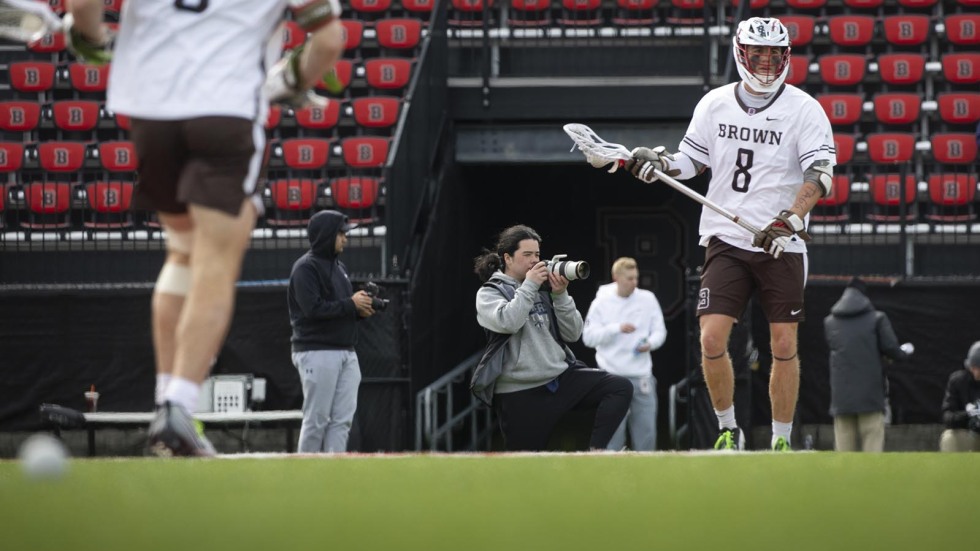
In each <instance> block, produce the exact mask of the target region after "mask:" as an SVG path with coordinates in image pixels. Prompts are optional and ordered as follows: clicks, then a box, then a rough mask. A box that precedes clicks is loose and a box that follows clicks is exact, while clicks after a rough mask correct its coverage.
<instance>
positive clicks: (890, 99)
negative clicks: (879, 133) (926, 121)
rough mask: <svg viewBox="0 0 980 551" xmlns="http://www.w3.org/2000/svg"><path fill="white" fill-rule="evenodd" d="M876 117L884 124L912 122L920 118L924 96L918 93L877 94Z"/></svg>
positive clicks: (875, 99) (875, 102)
mask: <svg viewBox="0 0 980 551" xmlns="http://www.w3.org/2000/svg"><path fill="white" fill-rule="evenodd" d="M873 101H874V106H875V118H876V119H878V122H880V123H882V124H912V123H914V122H917V121H918V120H919V111H920V104H921V102H922V97H921V96H920V95H918V94H911V93H899V92H889V93H882V94H875V97H874V100H873Z"/></svg>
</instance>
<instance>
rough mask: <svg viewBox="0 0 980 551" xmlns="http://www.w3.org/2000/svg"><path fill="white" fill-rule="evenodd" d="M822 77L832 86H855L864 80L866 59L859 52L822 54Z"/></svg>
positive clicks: (820, 62) (819, 61) (820, 61)
mask: <svg viewBox="0 0 980 551" xmlns="http://www.w3.org/2000/svg"><path fill="white" fill-rule="evenodd" d="M818 63H819V64H820V78H821V79H823V81H824V83H826V84H829V85H831V86H854V85H855V84H858V83H860V82H861V81H863V80H864V70H865V59H864V56H863V55H858V54H828V55H824V56H820V59H819V60H818Z"/></svg>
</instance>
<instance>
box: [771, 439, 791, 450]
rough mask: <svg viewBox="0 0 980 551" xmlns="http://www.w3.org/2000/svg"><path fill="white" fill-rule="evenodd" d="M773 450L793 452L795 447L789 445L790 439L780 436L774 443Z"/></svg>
mask: <svg viewBox="0 0 980 551" xmlns="http://www.w3.org/2000/svg"><path fill="white" fill-rule="evenodd" d="M772 451H774V452H791V451H793V447H792V446H790V445H789V440H787V439H785V438H783V437H782V436H780V437H779V438H777V439H776V441H775V442H773V443H772Z"/></svg>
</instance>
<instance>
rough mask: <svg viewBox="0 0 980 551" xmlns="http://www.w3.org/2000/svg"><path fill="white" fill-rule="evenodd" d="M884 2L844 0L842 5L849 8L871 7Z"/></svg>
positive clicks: (876, 0)
mask: <svg viewBox="0 0 980 551" xmlns="http://www.w3.org/2000/svg"><path fill="white" fill-rule="evenodd" d="M884 3H885V0H844V5H845V6H847V7H850V8H858V9H872V8H877V7H878V6H881V5H882V4H884Z"/></svg>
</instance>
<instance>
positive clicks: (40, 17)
mask: <svg viewBox="0 0 980 551" xmlns="http://www.w3.org/2000/svg"><path fill="white" fill-rule="evenodd" d="M59 30H61V18H59V17H58V16H57V15H55V13H54V12H53V11H51V8H50V7H48V4H47V2H39V1H36V0H0V38H6V39H8V40H15V41H17V42H25V43H30V42H35V41H37V40H40V39H41V38H43V37H44V35H45V34H47V33H49V32H54V31H59Z"/></svg>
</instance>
